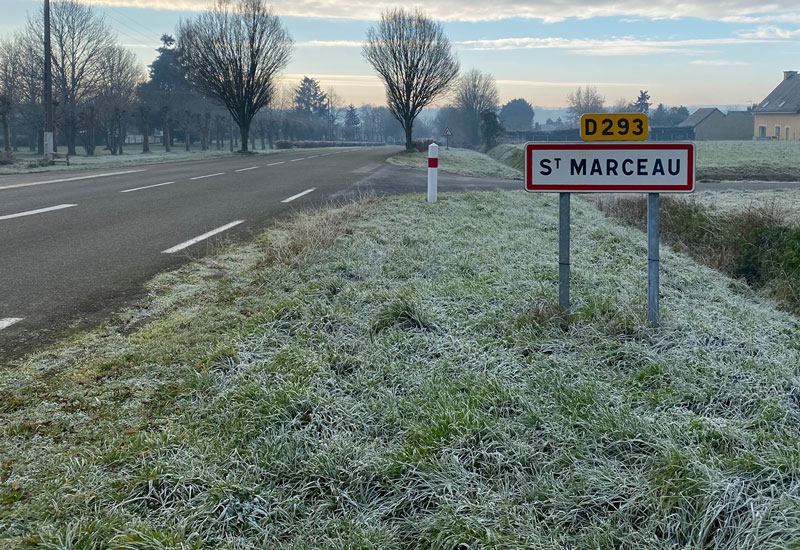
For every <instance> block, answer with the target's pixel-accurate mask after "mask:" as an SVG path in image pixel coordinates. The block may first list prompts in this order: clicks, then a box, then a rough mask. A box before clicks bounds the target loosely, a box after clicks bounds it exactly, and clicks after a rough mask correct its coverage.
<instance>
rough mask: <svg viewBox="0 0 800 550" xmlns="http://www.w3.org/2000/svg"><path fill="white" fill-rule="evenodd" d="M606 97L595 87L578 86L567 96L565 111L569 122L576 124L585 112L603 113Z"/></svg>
mask: <svg viewBox="0 0 800 550" xmlns="http://www.w3.org/2000/svg"><path fill="white" fill-rule="evenodd" d="M605 102H606V98H605V97H603V96H601V95H600V93H599V92H598V91H597V87H595V86H589V85H588V84H587V85H586V87H585V88H582V87H580V86H578V89H577V90H575V92H574V93H571V94H569V95H568V96H567V103H568V105H569V106H568V107H567V113H568V114H569V118H570V121H571V123H572V124H573V125H574V126H577V125H578V124H579V123H580V120H581V116H583V115H585V114H587V113H604V112H606V109H605V107H603V104H604V103H605Z"/></svg>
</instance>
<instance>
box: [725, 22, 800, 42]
mask: <svg viewBox="0 0 800 550" xmlns="http://www.w3.org/2000/svg"><path fill="white" fill-rule="evenodd" d="M738 35H739V36H740V37H742V38H755V39H761V40H764V39H767V40H776V39H777V40H788V39H791V38H794V37H796V36H800V29H795V30H793V31H792V30H789V29H783V28H781V27H777V26H775V25H761V26H760V27H758V28H757V29H754V30H747V31H739V33H738Z"/></svg>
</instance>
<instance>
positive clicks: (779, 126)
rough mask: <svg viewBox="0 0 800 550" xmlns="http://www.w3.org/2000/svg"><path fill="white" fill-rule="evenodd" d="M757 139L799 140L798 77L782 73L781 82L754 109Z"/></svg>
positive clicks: (799, 83)
mask: <svg viewBox="0 0 800 550" xmlns="http://www.w3.org/2000/svg"><path fill="white" fill-rule="evenodd" d="M753 113H754V114H755V129H754V135H755V137H756V138H757V139H769V138H771V139H785V140H792V141H794V140H797V139H800V76H798V74H797V71H783V82H781V83H780V84H778V87H777V88H775V89H774V90H772V93H770V94H769V95H768V96H767V97H766V98H765V99H764V101H762V102H761V103H759V104H758V106H757V107H756V108H755V109H754V111H753Z"/></svg>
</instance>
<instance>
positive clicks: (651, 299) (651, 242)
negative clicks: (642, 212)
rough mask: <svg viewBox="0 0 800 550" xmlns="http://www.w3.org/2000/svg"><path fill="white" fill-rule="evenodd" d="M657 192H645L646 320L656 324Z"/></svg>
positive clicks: (657, 259) (653, 324) (657, 260)
mask: <svg viewBox="0 0 800 550" xmlns="http://www.w3.org/2000/svg"><path fill="white" fill-rule="evenodd" d="M658 198H659V195H658V193H648V194H647V321H648V322H649V323H650V325H651V326H654V327H657V326H658V263H659V257H658V256H659V254H658V248H659V246H658V240H659V232H658V203H659V200H658Z"/></svg>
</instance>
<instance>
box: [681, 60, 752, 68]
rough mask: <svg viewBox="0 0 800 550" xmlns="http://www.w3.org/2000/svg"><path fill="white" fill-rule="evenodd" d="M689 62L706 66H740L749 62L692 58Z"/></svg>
mask: <svg viewBox="0 0 800 550" xmlns="http://www.w3.org/2000/svg"><path fill="white" fill-rule="evenodd" d="M689 63H691V64H692V65H705V66H708V67H741V66H744V65H749V64H750V63H746V62H744V61H727V60H725V59H694V60H692V61H690V62H689Z"/></svg>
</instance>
